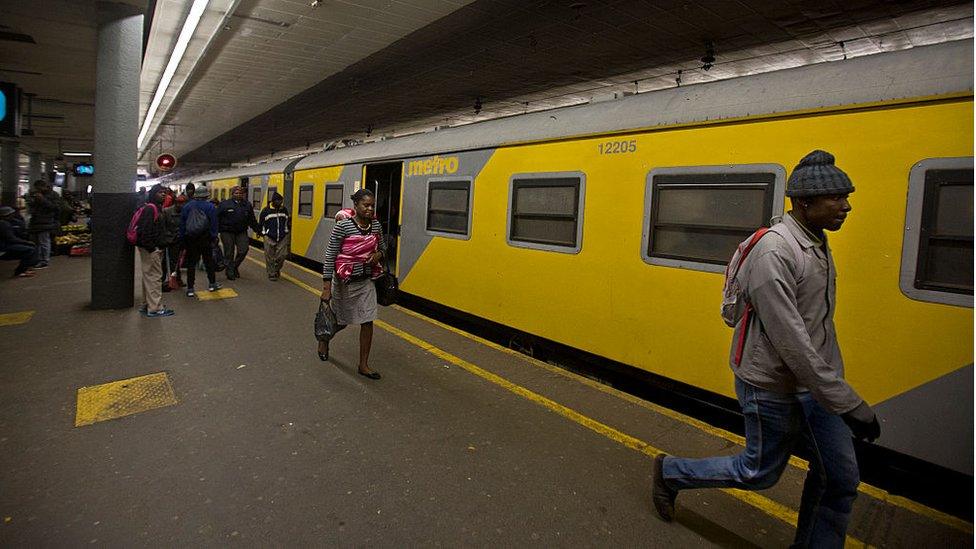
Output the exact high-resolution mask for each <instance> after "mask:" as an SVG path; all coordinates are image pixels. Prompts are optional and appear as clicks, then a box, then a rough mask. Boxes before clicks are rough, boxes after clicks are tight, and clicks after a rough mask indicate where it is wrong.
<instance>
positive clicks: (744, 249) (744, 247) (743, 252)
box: [722, 223, 803, 366]
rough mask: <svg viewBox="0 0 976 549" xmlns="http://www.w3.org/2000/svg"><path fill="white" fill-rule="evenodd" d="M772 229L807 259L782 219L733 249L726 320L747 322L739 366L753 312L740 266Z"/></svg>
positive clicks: (732, 323) (740, 341) (738, 353)
mask: <svg viewBox="0 0 976 549" xmlns="http://www.w3.org/2000/svg"><path fill="white" fill-rule="evenodd" d="M768 232H774V233H777V234H779V235H780V236H782V237H783V238H784V239H786V242H787V243H788V244H790V247H791V248H793V253H794V255H795V257H796V260H797V261H802V260H803V250H801V249H800V243H799V242H798V241H797V239H796V237H795V236H793V233H791V232H790V230H789V229H788V228H787V227H786V226H785V225H784V224H782V223H778V224H776V225H773V226H772V227H759V228H758V229H756V232H754V233H752V234H751V235H749V238H747V239H745V240H743V241H742V242H740V243H739V245H738V246H737V247H736V248H735V252H733V253H732V259H731V260H729V264H728V266H727V267H726V268H725V284H724V285H723V286H722V320H724V321H725V324H726V325H727V326H728V327H730V328H735V327H736V326H737V325H738V324H739V322H742V323H743V327H742V329H741V330H740V331H739V337H738V340H737V341H736V345H735V357H734V359H733V361H734V364H735V365H736V366H738V365H739V362H740V361H741V360H742V351H743V346H744V345H745V342H746V332H747V330H748V329H749V317H750V315H751V314H752V304H751V303H749V301H748V300H747V299H745V296H743V293H742V287H741V286H740V285H739V280H738V275H739V269H740V268H741V267H742V264H743V263H744V262H745V260H746V258H747V257H748V256H749V252H751V251H752V249H753V248H754V247H755V246H756V244H758V243H759V240H760V239H761V238H762V237H763V236H764V235H765V234H766V233H768Z"/></svg>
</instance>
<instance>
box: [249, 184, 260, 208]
mask: <svg viewBox="0 0 976 549" xmlns="http://www.w3.org/2000/svg"><path fill="white" fill-rule="evenodd" d="M251 207H252V208H254V209H255V210H260V209H261V189H260V188H259V187H255V188H253V189H251Z"/></svg>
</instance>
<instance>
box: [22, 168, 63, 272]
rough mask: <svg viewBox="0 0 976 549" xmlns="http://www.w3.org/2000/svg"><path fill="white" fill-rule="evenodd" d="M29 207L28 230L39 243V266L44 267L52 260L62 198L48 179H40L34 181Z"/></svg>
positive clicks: (39, 267) (28, 202)
mask: <svg viewBox="0 0 976 549" xmlns="http://www.w3.org/2000/svg"><path fill="white" fill-rule="evenodd" d="M27 207H28V211H29V212H30V225H29V226H28V229H27V230H28V231H29V232H30V234H31V238H32V239H33V240H34V243H35V244H36V245H37V251H38V263H37V268H38V269H43V268H45V267H47V264H48V262H49V261H51V236H52V234H53V233H54V232H55V231H57V230H58V228H59V227H60V225H59V224H58V219H59V216H60V215H61V199H60V197H58V193H56V192H54V191H52V190H51V187H50V186H49V185H48V184H47V182H46V181H44V180H43V179H38V180H37V181H35V182H34V191H33V192H32V193H30V195H29V196H28V199H27Z"/></svg>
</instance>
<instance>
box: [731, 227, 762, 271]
mask: <svg viewBox="0 0 976 549" xmlns="http://www.w3.org/2000/svg"><path fill="white" fill-rule="evenodd" d="M768 232H769V227H759V228H758V229H756V232H754V233H752V238H750V239H749V243H748V244H746V247H745V248H743V249H742V255H740V256H739V263H738V264H736V266H735V272H734V273H732V277H733V278H734V277H735V276H736V275H738V274H739V269H740V268H741V267H742V263H744V262H745V260H746V257H747V256H748V255H749V252H751V251H752V249H753V248H755V247H756V244H758V243H759V239H760V238H762V237H763V235H765V234H766V233H768Z"/></svg>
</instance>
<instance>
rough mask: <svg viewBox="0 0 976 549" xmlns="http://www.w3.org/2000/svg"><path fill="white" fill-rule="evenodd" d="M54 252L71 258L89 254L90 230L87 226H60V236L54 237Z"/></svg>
mask: <svg viewBox="0 0 976 549" xmlns="http://www.w3.org/2000/svg"><path fill="white" fill-rule="evenodd" d="M54 252H55V253H56V254H59V255H73V256H82V255H89V254H91V230H89V229H88V225H61V234H60V235H58V236H55V237H54Z"/></svg>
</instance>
